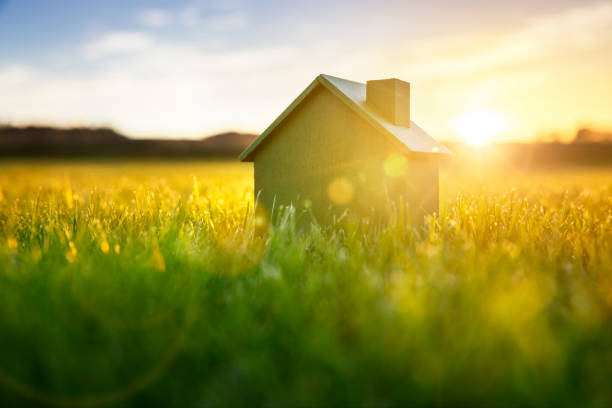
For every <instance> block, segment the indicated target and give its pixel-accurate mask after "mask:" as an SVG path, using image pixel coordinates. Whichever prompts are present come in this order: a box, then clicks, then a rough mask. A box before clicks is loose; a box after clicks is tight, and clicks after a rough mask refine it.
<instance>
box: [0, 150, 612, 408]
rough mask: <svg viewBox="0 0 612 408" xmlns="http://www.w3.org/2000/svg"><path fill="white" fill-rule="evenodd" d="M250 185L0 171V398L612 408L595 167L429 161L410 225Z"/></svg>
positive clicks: (100, 171) (609, 236) (137, 169)
mask: <svg viewBox="0 0 612 408" xmlns="http://www.w3.org/2000/svg"><path fill="white" fill-rule="evenodd" d="M251 177H252V174H251V170H250V167H249V166H248V165H242V164H226V163H197V162H187V163H170V162H164V163H156V162H140V163H127V162H105V161H98V162H90V163H80V162H69V163H53V162H50V163H36V162H33V161H30V162H18V161H15V162H3V163H0V405H3V406H14V405H28V404H33V405H60V406H93V405H119V406H134V405H139V406H208V405H237V404H241V405H245V404H249V405H253V404H256V405H270V406H278V405H280V406H285V405H300V406H311V405H315V404H316V405H328V406H329V405H342V406H346V405H367V406H372V405H375V406H386V405H406V404H410V405H426V406H450V405H453V406H454V405H463V406H473V405H478V406H572V407H574V406H593V407H610V406H612V249H611V243H612V169H592V168H591V169H589V168H572V169H563V170H560V169H541V170H532V171H529V172H517V171H512V170H509V169H505V170H502V169H490V168H480V169H479V168H471V169H464V170H457V169H453V170H449V169H446V170H443V171H442V175H441V212H440V215H439V216H436V217H431V218H429V219H427V220H426V221H425V222H424V224H423V225H422V226H419V227H417V228H409V227H407V226H405V225H404V224H403V223H401V222H391V223H390V224H389V225H387V226H385V227H376V226H368V225H354V224H338V225H337V226H335V227H330V228H319V227H315V226H313V227H311V228H310V229H308V230H296V228H295V227H294V222H293V221H292V220H293V217H292V215H291V214H290V213H286V214H285V216H284V217H282V219H280V220H279V221H278V225H277V226H275V227H273V228H269V229H267V228H265V220H264V219H262V218H261V217H259V216H253V203H252V198H251V195H252V186H251ZM262 231H263V232H262ZM256 232H257V233H256Z"/></svg>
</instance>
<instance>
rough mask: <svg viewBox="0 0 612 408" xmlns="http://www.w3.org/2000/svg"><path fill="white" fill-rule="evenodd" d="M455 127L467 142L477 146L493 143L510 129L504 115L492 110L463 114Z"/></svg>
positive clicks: (458, 118) (456, 121)
mask: <svg viewBox="0 0 612 408" xmlns="http://www.w3.org/2000/svg"><path fill="white" fill-rule="evenodd" d="M454 126H455V129H456V130H457V132H458V133H459V134H460V135H461V137H463V139H464V140H465V141H466V142H468V143H470V144H472V145H475V146H480V145H483V144H485V143H487V142H490V141H492V140H493V139H494V138H495V137H496V136H498V135H499V134H500V133H502V132H504V131H507V130H508V128H509V125H508V119H507V118H506V117H505V116H504V115H502V114H501V113H499V112H495V111H490V110H479V111H471V112H466V113H464V114H461V115H460V116H458V117H457V118H456V120H455V122H454Z"/></svg>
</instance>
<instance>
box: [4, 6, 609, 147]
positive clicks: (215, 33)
mask: <svg viewBox="0 0 612 408" xmlns="http://www.w3.org/2000/svg"><path fill="white" fill-rule="evenodd" d="M610 50H612V2H611V1H605V2H602V1H599V0H598V1H590V0H557V1H552V0H541V1H533V0H529V1H524V0H516V1H511V2H510V1H492V0H491V1H485V0H471V1H468V0H458V1H449V0H429V1H382V0H379V1H362V0H352V1H344V0H336V1H333V2H330V1H319V0H310V1H307V2H290V1H282V0H276V1H266V0H259V1H246V0H245V1H241V0H225V1H223V0H213V1H198V0H194V1H188V0H187V1H179V0H176V1H174V0H172V1H171V0H166V1H162V0H159V1H157V0H150V1H143V0H134V1H127V0H123V1H121V0H105V1H94V0H90V1H82V0H80V1H77V0H62V1H52V0H0V123H8V124H15V125H24V124H45V125H54V126H109V127H113V128H115V129H117V130H118V131H120V132H122V133H125V134H126V135H129V136H132V137H170V138H195V137H202V136H205V135H209V134H214V133H218V132H223V131H229V130H237V131H244V132H253V133H260V132H262V131H263V130H264V129H265V128H266V127H267V126H268V125H269V124H270V123H271V122H272V121H273V120H274V119H275V118H276V117H277V116H278V115H279V114H280V113H281V112H282V111H283V110H284V108H285V107H286V106H287V105H289V104H290V103H291V101H292V100H293V99H294V98H295V97H296V96H297V95H298V94H299V93H300V92H301V91H302V90H303V89H304V88H305V87H306V86H308V84H309V83H310V82H311V81H312V80H313V79H314V78H315V77H316V76H317V75H318V74H320V73H326V74H330V75H334V76H339V77H342V78H346V79H351V80H355V81H360V82H365V81H367V80H369V79H380V78H389V77H395V78H399V79H402V80H405V81H409V82H410V83H411V118H412V119H413V120H414V121H415V122H416V123H418V124H419V125H420V126H421V127H422V128H424V129H425V130H426V131H427V132H428V133H430V134H431V135H432V136H434V137H435V138H437V139H439V140H462V139H464V138H466V139H468V140H470V141H473V142H481V141H485V140H497V141H505V140H517V141H528V140H534V139H542V138H551V137H553V138H561V139H562V140H569V139H571V138H572V137H573V135H574V134H575V132H576V129H577V128H580V127H591V128H593V129H600V130H610V129H612V51H610Z"/></svg>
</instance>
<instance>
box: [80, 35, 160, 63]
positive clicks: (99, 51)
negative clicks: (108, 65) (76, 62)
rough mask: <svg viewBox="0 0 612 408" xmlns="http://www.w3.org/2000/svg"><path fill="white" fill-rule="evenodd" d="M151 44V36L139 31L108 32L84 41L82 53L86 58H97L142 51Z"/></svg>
mask: <svg viewBox="0 0 612 408" xmlns="http://www.w3.org/2000/svg"><path fill="white" fill-rule="evenodd" d="M152 45H153V40H152V38H151V37H150V36H149V35H148V34H146V33H143V32H139V31H114V32H108V33H105V34H103V35H101V36H100V37H99V38H96V39H95V40H93V41H90V42H88V43H86V44H85V45H84V46H83V48H82V51H83V55H84V56H85V57H86V58H88V59H98V58H103V57H107V56H111V55H117V54H126V53H134V52H138V51H144V50H147V49H149V48H151V46H152Z"/></svg>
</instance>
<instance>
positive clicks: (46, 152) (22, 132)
mask: <svg viewBox="0 0 612 408" xmlns="http://www.w3.org/2000/svg"><path fill="white" fill-rule="evenodd" d="M255 137H256V135H252V134H248V133H237V132H228V133H222V134H218V135H214V136H209V137H205V138H202V139H131V138H128V137H126V136H124V135H121V134H119V133H117V132H116V131H114V130H113V129H109V128H68V129H63V128H53V127H46V126H26V127H15V126H0V156H3V157H7V156H8V157H11V156H15V157H18V156H50V157H53V156H66V157H73V156H77V157H92V156H94V157H95V156H110V157H113V156H120V157H122V156H127V157H232V156H237V155H238V154H239V153H240V152H241V151H242V150H243V149H244V148H246V147H247V146H248V145H249V144H250V143H251V142H252V141H253V140H255Z"/></svg>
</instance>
